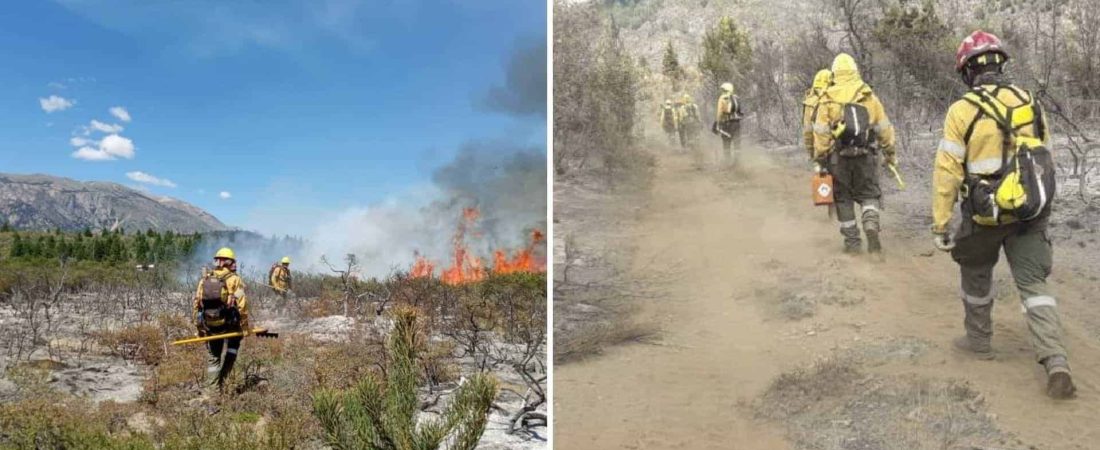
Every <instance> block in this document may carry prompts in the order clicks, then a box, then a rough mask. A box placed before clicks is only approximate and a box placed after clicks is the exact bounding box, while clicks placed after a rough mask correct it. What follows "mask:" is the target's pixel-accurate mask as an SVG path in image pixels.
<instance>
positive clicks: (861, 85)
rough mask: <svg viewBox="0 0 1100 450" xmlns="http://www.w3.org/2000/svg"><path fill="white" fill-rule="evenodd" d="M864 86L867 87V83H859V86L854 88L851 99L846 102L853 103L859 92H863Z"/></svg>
mask: <svg viewBox="0 0 1100 450" xmlns="http://www.w3.org/2000/svg"><path fill="white" fill-rule="evenodd" d="M865 87H867V83H860V84H859V88H858V89H856V93H855V95H853V96H852V99H851V100H848V103H855V102H856V99H857V98H859V94H862V93H863V88H865Z"/></svg>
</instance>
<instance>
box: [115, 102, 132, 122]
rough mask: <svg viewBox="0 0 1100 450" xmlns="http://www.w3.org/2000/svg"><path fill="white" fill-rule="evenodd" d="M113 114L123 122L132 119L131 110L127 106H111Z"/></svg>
mask: <svg viewBox="0 0 1100 450" xmlns="http://www.w3.org/2000/svg"><path fill="white" fill-rule="evenodd" d="M111 115H112V116H115V117H117V118H118V120H121V121H123V122H129V121H130V112H129V111H127V110H126V108H123V107H121V106H114V107H111Z"/></svg>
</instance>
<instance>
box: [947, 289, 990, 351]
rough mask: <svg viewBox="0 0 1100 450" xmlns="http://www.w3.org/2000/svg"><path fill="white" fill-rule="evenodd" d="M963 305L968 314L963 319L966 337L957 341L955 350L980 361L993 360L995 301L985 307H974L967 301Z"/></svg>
mask: <svg viewBox="0 0 1100 450" xmlns="http://www.w3.org/2000/svg"><path fill="white" fill-rule="evenodd" d="M962 303H963V309H964V310H965V312H966V318H965V319H963V328H965V329H966V336H961V337H959V338H957V339H955V341H954V342H953V343H954V345H955V348H957V349H959V350H962V351H965V352H967V353H970V354H971V355H973V356H975V357H976V358H978V359H984V360H990V359H993V356H994V355H993V346H992V345H991V344H990V341H991V340H992V338H993V301H990V302H989V303H986V304H984V305H974V304H971V303H968V302H967V301H966V300H963V302H962Z"/></svg>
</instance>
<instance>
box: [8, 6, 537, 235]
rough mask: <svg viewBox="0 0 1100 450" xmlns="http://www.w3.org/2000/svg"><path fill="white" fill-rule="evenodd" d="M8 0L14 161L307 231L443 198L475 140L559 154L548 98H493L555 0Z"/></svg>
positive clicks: (272, 227) (235, 220) (244, 223)
mask: <svg viewBox="0 0 1100 450" xmlns="http://www.w3.org/2000/svg"><path fill="white" fill-rule="evenodd" d="M5 6H6V8H4V9H3V11H0V52H3V54H4V55H5V58H4V59H5V64H4V68H3V69H0V85H2V86H3V88H2V89H0V104H2V105H3V108H0V114H2V115H3V117H2V118H0V119H2V120H0V135H2V136H3V141H2V143H0V172H9V173H47V174H51V175H59V176H65V177H70V178H75V179H78V180H103V181H114V182H118V183H122V184H126V185H128V186H141V187H142V188H143V189H148V190H149V191H150V192H152V193H155V194H160V195H168V196H172V197H176V198H180V199H182V200H185V201H188V202H191V203H193V204H195V205H197V206H199V207H202V208H204V209H206V210H208V211H210V212H211V213H213V214H214V215H215V216H217V217H218V218H220V219H222V221H224V222H226V223H227V224H229V225H233V226H240V227H244V228H248V229H255V230H259V231H263V232H268V233H280V234H282V233H287V234H296V235H301V234H302V233H301V232H300V231H299V230H297V229H296V228H297V227H298V226H307V225H308V224H310V220H315V219H316V217H319V216H320V215H322V214H324V213H325V212H328V211H334V210H338V209H343V208H349V207H354V206H355V205H370V204H373V203H379V202H386V201H391V202H392V201H408V202H416V201H417V199H418V198H428V197H429V196H430V191H432V189H434V188H433V184H432V173H433V171H434V170H435V169H437V168H438V167H440V166H443V165H445V164H446V163H447V162H448V161H451V160H452V159H453V158H454V157H455V155H456V153H458V152H459V150H460V148H461V147H462V146H463V144H464V143H466V142H469V141H471V140H477V139H508V140H509V141H511V142H513V143H515V145H516V146H517V147H527V148H537V149H541V150H542V151H543V152H545V136H546V128H545V127H546V124H545V121H546V117H545V114H544V111H543V112H536V111H533V110H532V109H531V108H528V107H525V106H524V105H521V104H517V103H523V101H522V99H520V100H517V101H514V102H513V101H510V100H509V99H507V98H505V99H504V100H500V99H497V100H492V99H489V98H488V97H491V96H493V95H494V94H493V93H494V92H495V93H497V94H499V93H500V92H501V91H508V90H509V87H510V86H511V84H510V83H509V73H510V71H509V66H510V64H511V66H512V71H513V72H515V71H517V70H519V69H522V67H517V66H524V64H523V63H522V60H521V63H519V64H516V63H515V62H514V61H515V60H516V59H518V58H514V57H515V56H516V55H517V54H520V53H522V51H523V49H524V48H529V47H532V46H538V45H540V44H542V43H544V42H545V36H546V34H545V33H546V4H545V2H542V1H515V0H489V1H480V0H477V1H466V0H439V1H426V0H425V1H416V0H389V1H356V0H319V1H288V0H274V1H264V2H259V1H244V0H237V1H187V2H183V1H179V2H176V1H147V0H58V1H55V2H52V1H31V2H18V3H15V2H13V3H12V4H9V5H5ZM543 52H545V50H543ZM510 61H511V63H510ZM517 76H519V77H520V78H522V74H519V75H517ZM513 81H514V80H513ZM520 82H521V85H522V80H520ZM543 85H545V81H543ZM520 87H523V86H520ZM528 87H529V86H528ZM505 93H506V92H505ZM543 105H544V103H543ZM116 107H117V108H116ZM112 108H115V109H112ZM542 108H544V106H542ZM93 121H95V122H93ZM222 192H225V193H228V198H223V197H224V196H222V195H220V194H221V193H222ZM395 199H396V200H395Z"/></svg>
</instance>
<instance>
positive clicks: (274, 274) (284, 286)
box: [267, 256, 291, 300]
mask: <svg viewBox="0 0 1100 450" xmlns="http://www.w3.org/2000/svg"><path fill="white" fill-rule="evenodd" d="M267 282H268V284H270V285H271V289H272V290H274V291H275V294H276V295H278V296H279V297H282V299H283V300H286V296H287V294H288V293H290V290H291V279H290V257H289V256H284V257H283V259H281V260H279V262H277V263H275V264H272V265H271V270H270V271H268V276H267Z"/></svg>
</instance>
